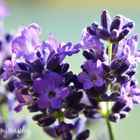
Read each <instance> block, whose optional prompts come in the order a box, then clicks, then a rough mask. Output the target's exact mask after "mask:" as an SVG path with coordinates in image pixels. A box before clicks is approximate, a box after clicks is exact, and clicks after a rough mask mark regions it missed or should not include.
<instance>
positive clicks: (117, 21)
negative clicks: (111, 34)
mask: <svg viewBox="0 0 140 140" xmlns="http://www.w3.org/2000/svg"><path fill="white" fill-rule="evenodd" d="M120 24H121V17H120V16H116V17H115V18H114V20H113V21H112V23H111V26H110V31H112V30H114V29H116V30H118V29H119V28H120Z"/></svg>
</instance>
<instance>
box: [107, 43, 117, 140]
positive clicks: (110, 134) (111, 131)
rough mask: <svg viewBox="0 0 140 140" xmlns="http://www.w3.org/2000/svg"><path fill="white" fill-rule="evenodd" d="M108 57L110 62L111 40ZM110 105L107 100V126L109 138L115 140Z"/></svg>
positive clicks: (109, 88) (109, 87)
mask: <svg viewBox="0 0 140 140" xmlns="http://www.w3.org/2000/svg"><path fill="white" fill-rule="evenodd" d="M108 58H109V60H108V61H109V63H110V62H111V60H112V44H111V42H110V41H109V42H108ZM110 90H111V86H110V85H109V86H108V91H110ZM109 105H110V104H109V102H106V115H105V118H106V124H107V128H108V134H109V139H110V140H115V138H114V134H113V129H112V126H111V122H110V121H109V119H108V115H109V114H110V106H109Z"/></svg>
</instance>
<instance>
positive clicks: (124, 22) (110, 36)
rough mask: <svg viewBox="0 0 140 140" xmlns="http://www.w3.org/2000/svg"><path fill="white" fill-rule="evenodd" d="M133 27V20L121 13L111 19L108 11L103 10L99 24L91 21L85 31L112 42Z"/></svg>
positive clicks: (116, 40)
mask: <svg viewBox="0 0 140 140" xmlns="http://www.w3.org/2000/svg"><path fill="white" fill-rule="evenodd" d="M133 28H134V22H133V21H131V20H130V19H128V18H125V17H124V16H122V15H118V16H115V18H114V19H113V20H111V17H110V14H109V13H108V11H105V10H104V11H103V12H102V14H101V25H98V24H97V23H93V24H92V25H91V26H89V27H88V28H87V31H88V32H89V33H90V34H91V35H93V36H97V37H98V38H101V39H103V40H107V41H110V42H112V43H114V42H119V41H121V40H122V39H124V38H125V37H126V35H127V34H128V33H129V32H130V31H131V30H132V29H133Z"/></svg>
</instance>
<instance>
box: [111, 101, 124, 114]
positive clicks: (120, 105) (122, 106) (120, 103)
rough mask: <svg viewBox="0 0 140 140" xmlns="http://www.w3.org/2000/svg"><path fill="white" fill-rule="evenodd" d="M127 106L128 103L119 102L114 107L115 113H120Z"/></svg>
mask: <svg viewBox="0 0 140 140" xmlns="http://www.w3.org/2000/svg"><path fill="white" fill-rule="evenodd" d="M125 106H126V102H123V101H118V102H116V103H115V104H114V105H113V107H112V112H113V113H119V112H120V111H121V110H122V109H123V108H124V107H125Z"/></svg>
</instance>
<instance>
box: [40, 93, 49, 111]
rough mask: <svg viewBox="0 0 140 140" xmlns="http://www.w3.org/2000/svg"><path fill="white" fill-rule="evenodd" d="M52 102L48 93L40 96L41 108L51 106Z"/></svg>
mask: <svg viewBox="0 0 140 140" xmlns="http://www.w3.org/2000/svg"><path fill="white" fill-rule="evenodd" d="M49 105H50V103H49V98H48V96H47V95H46V94H44V95H42V96H40V98H39V99H38V106H39V108H40V109H45V108H47V107H49Z"/></svg>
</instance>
